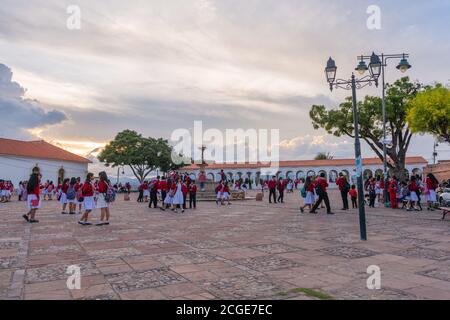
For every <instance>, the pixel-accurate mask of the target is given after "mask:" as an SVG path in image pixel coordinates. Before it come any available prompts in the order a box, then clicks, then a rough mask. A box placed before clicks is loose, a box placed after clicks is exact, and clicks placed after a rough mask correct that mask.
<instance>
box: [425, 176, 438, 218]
mask: <svg viewBox="0 0 450 320" xmlns="http://www.w3.org/2000/svg"><path fill="white" fill-rule="evenodd" d="M425 184H426V186H427V203H428V208H427V210H431V211H434V208H433V206H434V203H435V202H436V201H437V198H436V189H437V187H438V186H439V181H438V180H437V179H436V177H435V176H434V174H432V173H429V174H427V178H426V179H425Z"/></svg>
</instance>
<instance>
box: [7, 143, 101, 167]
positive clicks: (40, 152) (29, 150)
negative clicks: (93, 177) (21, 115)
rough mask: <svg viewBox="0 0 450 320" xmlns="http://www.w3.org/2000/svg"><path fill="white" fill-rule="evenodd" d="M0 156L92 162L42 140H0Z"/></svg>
mask: <svg viewBox="0 0 450 320" xmlns="http://www.w3.org/2000/svg"><path fill="white" fill-rule="evenodd" d="M0 155H8V156H17V157H25V158H36V159H47V160H61V161H68V162H78V163H91V162H92V161H90V160H88V159H86V158H83V157H80V156H78V155H76V154H73V153H71V152H69V151H66V150H64V149H61V148H58V147H56V146H54V145H52V144H50V143H48V142H45V141H43V140H40V141H21V140H12V139H4V138H0Z"/></svg>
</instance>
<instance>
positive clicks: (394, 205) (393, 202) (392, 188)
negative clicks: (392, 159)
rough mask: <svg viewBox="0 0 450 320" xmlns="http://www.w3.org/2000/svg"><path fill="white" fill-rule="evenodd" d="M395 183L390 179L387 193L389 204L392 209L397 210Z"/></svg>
mask: <svg viewBox="0 0 450 320" xmlns="http://www.w3.org/2000/svg"><path fill="white" fill-rule="evenodd" d="M397 189H398V188H397V182H396V181H395V180H394V179H392V180H391V181H390V182H389V187H388V192H389V200H390V202H391V208H392V209H398V201H397V191H398V190H397Z"/></svg>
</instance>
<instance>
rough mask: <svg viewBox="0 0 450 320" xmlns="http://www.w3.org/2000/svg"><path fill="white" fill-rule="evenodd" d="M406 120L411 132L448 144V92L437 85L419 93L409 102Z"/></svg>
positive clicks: (449, 112)
mask: <svg viewBox="0 0 450 320" xmlns="http://www.w3.org/2000/svg"><path fill="white" fill-rule="evenodd" d="M406 119H407V121H408V124H409V126H410V128H411V130H412V131H413V132H417V133H430V134H432V135H434V136H435V137H437V138H438V139H439V140H441V141H446V142H447V143H450V131H449V124H450V90H449V89H447V88H444V87H442V85H439V84H438V85H436V87H434V88H431V87H430V88H427V89H426V90H425V91H423V92H420V93H419V94H418V95H417V96H416V97H415V98H414V99H412V100H411V102H410V109H409V111H408V115H407V117H406Z"/></svg>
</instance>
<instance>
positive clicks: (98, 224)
mask: <svg viewBox="0 0 450 320" xmlns="http://www.w3.org/2000/svg"><path fill="white" fill-rule="evenodd" d="M95 225H96V226H103V225H105V222H103V221H102V222H99V223H96V224H95Z"/></svg>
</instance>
